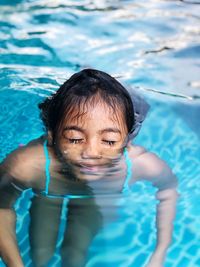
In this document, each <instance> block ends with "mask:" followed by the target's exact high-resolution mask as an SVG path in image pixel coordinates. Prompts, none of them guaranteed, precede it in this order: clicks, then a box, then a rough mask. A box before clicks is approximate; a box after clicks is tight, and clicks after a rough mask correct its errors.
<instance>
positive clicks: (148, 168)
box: [141, 153, 178, 267]
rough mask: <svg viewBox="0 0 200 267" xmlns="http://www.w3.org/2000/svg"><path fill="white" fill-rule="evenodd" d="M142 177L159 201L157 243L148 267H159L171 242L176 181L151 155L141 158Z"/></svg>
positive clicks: (159, 160) (166, 167)
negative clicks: (151, 184) (154, 189)
mask: <svg viewBox="0 0 200 267" xmlns="http://www.w3.org/2000/svg"><path fill="white" fill-rule="evenodd" d="M141 162H142V165H143V169H142V170H143V177H146V179H147V180H149V181H150V182H152V183H153V185H154V186H155V187H157V188H158V192H157V194H156V198H157V200H158V201H159V203H158V205H157V213H156V228H157V242H156V249H155V251H154V253H153V255H152V257H151V259H150V261H149V264H148V267H161V266H163V262H164V260H165V255H166V252H167V249H168V247H169V245H170V243H171V240H172V232H173V221H174V218H175V214H176V201H177V197H178V194H177V190H176V187H177V179H176V177H175V175H174V174H173V173H172V171H171V169H170V168H169V167H168V166H167V164H166V163H165V162H164V161H162V160H161V159H159V158H158V157H157V156H156V155H155V154H153V153H145V155H144V156H142V157H141Z"/></svg>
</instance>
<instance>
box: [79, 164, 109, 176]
mask: <svg viewBox="0 0 200 267" xmlns="http://www.w3.org/2000/svg"><path fill="white" fill-rule="evenodd" d="M78 167H79V168H80V170H81V172H84V173H96V174H97V173H100V172H102V169H103V168H105V164H104V165H97V164H86V163H80V164H78Z"/></svg>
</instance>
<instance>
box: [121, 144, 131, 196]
mask: <svg viewBox="0 0 200 267" xmlns="http://www.w3.org/2000/svg"><path fill="white" fill-rule="evenodd" d="M124 156H125V162H126V166H127V174H126V179H125V182H124V185H123V188H122V193H126V192H128V191H129V181H130V180H131V177H132V161H131V159H130V158H129V156H128V150H127V148H125V149H124Z"/></svg>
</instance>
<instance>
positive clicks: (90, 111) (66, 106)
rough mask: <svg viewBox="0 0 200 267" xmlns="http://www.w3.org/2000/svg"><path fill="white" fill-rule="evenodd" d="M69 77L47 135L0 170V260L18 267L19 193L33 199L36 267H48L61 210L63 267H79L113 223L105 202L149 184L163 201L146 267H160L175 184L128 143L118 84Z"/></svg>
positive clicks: (126, 99) (128, 113) (87, 75)
mask: <svg viewBox="0 0 200 267" xmlns="http://www.w3.org/2000/svg"><path fill="white" fill-rule="evenodd" d="M74 77H75V78H73V76H72V78H70V79H69V82H68V81H67V82H66V87H64V88H63V86H65V84H64V85H63V86H61V87H60V89H59V90H58V93H57V94H56V95H55V97H54V98H55V99H50V100H49V99H47V101H46V102H44V104H43V105H44V107H43V108H44V109H45V113H44V114H43V120H44V122H45V124H46V126H47V130H48V133H47V135H46V136H43V137H41V138H39V139H36V140H33V141H32V142H30V143H29V144H28V145H26V146H24V147H21V148H19V149H17V150H16V151H14V152H12V153H11V154H10V155H9V156H8V157H7V158H6V159H5V160H4V162H3V163H2V164H1V168H0V172H1V173H0V174H1V195H0V198H1V199H0V255H1V257H2V258H3V260H4V261H5V263H6V264H7V266H9V267H15V266H17V267H20V266H23V262H22V259H21V257H20V253H19V250H18V246H17V241H16V236H15V229H14V224H15V214H14V211H12V210H11V209H12V207H13V204H14V203H15V200H16V198H17V197H18V196H19V195H20V193H21V190H23V189H26V188H32V189H33V192H34V194H35V195H34V197H33V199H32V205H31V208H30V216H31V221H30V227H29V234H30V244H31V255H32V259H33V263H34V266H36V267H39V266H41V267H42V266H45V265H47V264H48V262H49V260H50V259H51V257H52V255H53V254H54V251H55V249H56V247H57V236H58V232H59V225H60V216H61V214H62V207H63V204H65V203H66V204H67V206H68V212H67V215H66V216H67V227H66V229H65V231H64V233H63V240H62V244H61V256H62V257H61V258H62V266H63V267H66V266H67V267H82V266H85V260H86V255H87V250H88V247H89V245H90V243H91V241H92V240H93V238H94V236H95V235H96V234H97V233H98V231H99V230H100V229H101V227H102V225H103V223H105V221H106V220H107V219H108V220H107V221H111V220H114V219H115V211H113V212H112V214H109V218H108V216H107V214H106V210H105V209H104V207H103V205H102V203H103V202H102V199H103V198H105V197H104V196H106V195H113V194H114V195H118V196H119V198H120V197H121V196H123V194H125V193H127V191H128V189H129V186H130V185H132V184H134V183H135V182H137V181H140V180H148V181H150V182H152V183H153V185H154V186H156V187H157V188H158V193H157V199H158V200H160V203H159V205H158V208H157V246H156V250H155V252H154V254H153V255H152V257H151V259H150V262H149V265H148V266H149V267H161V266H162V263H163V261H164V258H165V253H166V250H167V248H168V246H169V244H170V242H171V235H172V229H173V225H172V222H173V219H174V216H175V203H176V197H177V192H176V178H175V176H174V175H173V173H172V171H171V170H170V168H169V167H168V166H167V165H166V163H165V162H164V161H162V160H161V159H159V158H158V157H157V156H156V155H155V154H153V153H151V152H148V151H146V150H145V149H144V148H143V147H141V146H135V145H133V144H131V139H130V137H131V136H132V137H133V136H134V131H133V130H137V128H136V126H137V121H136V122H135V121H134V114H133V107H132V102H131V99H130V96H129V95H128V93H127V92H126V90H125V89H124V88H123V87H122V86H121V85H120V84H119V83H118V82H116V80H114V79H113V78H111V77H110V76H108V75H107V74H105V73H103V74H102V73H101V72H99V71H94V70H85V71H82V72H80V73H78V74H75V75H74ZM94 77H95V78H94ZM78 82H79V83H80V84H79V86H77V84H78ZM88 83H89V85H88ZM86 85H87V86H86ZM84 86H85V89H84ZM101 88H102V89H101ZM86 89H87V90H88V91H85V90H86ZM65 90H66V92H65ZM70 90H71V91H70ZM88 92H89V93H90V94H91V95H90V96H88ZM65 94H66V95H65ZM83 95H86V96H84V97H83ZM63 97H66V98H65V99H64V100H63ZM69 99H70V101H71V102H70V101H69ZM49 103H50V104H49ZM52 103H53V104H52ZM70 103H71V104H70ZM140 107H142V106H140ZM59 114H60V116H61V118H60V117H59ZM137 116H138V114H136V117H137ZM58 118H59V119H58ZM138 118H140V116H138ZM142 120H144V118H142ZM142 120H141V121H140V120H138V123H139V124H140V123H141V122H142ZM66 199H67V200H68V202H66ZM105 199H106V198H105ZM105 199H104V200H105ZM43 237H44V238H43ZM5 240H7V241H5ZM13 258H14V259H15V260H13Z"/></svg>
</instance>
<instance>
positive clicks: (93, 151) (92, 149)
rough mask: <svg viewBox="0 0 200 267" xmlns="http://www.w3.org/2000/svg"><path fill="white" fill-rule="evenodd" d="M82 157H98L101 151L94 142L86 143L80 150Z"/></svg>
mask: <svg viewBox="0 0 200 267" xmlns="http://www.w3.org/2000/svg"><path fill="white" fill-rule="evenodd" d="M82 158H83V159H100V158H101V153H100V151H99V149H98V145H97V144H94V143H87V144H86V145H85V146H84V148H83V151H82Z"/></svg>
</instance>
